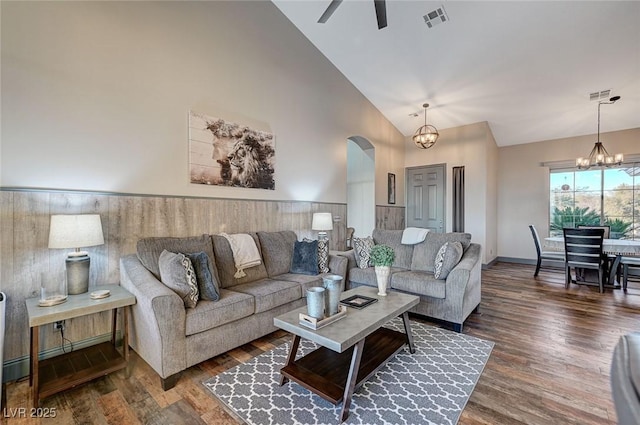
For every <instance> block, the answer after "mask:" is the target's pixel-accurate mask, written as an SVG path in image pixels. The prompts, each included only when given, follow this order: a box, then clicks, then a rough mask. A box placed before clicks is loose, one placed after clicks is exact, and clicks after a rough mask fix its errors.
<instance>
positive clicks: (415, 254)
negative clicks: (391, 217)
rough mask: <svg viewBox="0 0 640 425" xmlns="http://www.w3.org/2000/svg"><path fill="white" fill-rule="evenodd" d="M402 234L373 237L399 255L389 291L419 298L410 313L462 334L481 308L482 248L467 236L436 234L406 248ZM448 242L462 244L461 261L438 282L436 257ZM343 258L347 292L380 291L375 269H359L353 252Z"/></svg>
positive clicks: (384, 232) (388, 232)
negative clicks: (446, 324) (440, 322)
mask: <svg viewBox="0 0 640 425" xmlns="http://www.w3.org/2000/svg"><path fill="white" fill-rule="evenodd" d="M402 232H403V231H402V230H381V229H375V230H374V231H373V235H372V236H373V240H374V242H375V243H376V244H385V245H389V246H391V247H392V248H393V249H394V251H395V254H396V255H395V261H394V263H393V265H392V268H391V277H390V284H389V286H390V290H391V291H399V292H405V293H410V294H415V295H419V296H420V303H419V304H418V305H417V306H416V307H414V308H413V309H412V310H411V312H413V313H417V314H420V315H423V316H427V317H431V318H435V319H439V320H444V321H446V322H450V323H452V324H453V328H454V330H455V331H457V332H462V325H463V323H464V321H465V320H466V318H467V317H468V316H469V315H470V314H471V312H472V311H474V310H476V309H477V308H478V306H479V305H480V289H481V288H480V273H481V256H480V254H481V247H480V245H479V244H476V243H471V235H470V234H468V233H434V232H429V233H427V237H426V239H425V240H424V241H422V242H420V243H418V244H415V245H403V244H402V243H401V240H402ZM448 241H451V242H455V241H459V242H461V243H462V246H463V249H464V252H463V254H462V258H461V259H460V262H458V264H457V265H456V266H455V267H454V268H453V269H452V270H451V272H450V273H449V275H448V276H447V278H446V279H435V277H434V274H433V271H434V263H435V257H436V254H437V252H438V250H439V249H440V247H441V246H442V245H443V244H444V243H445V242H448ZM342 255H344V256H346V257H347V258H348V259H349V266H348V269H349V270H348V272H347V276H348V281H349V282H348V289H351V288H354V287H357V286H362V285H366V286H374V287H377V281H376V275H375V271H374V268H373V267H368V268H364V269H362V268H359V267H358V266H357V263H356V257H355V253H354V251H348V252H347V253H345V254H342Z"/></svg>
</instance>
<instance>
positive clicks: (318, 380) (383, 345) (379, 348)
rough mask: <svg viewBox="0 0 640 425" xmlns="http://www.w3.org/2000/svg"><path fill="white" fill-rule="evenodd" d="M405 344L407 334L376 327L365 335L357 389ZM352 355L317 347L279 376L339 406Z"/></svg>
mask: <svg viewBox="0 0 640 425" xmlns="http://www.w3.org/2000/svg"><path fill="white" fill-rule="evenodd" d="M406 343H407V335H406V334H404V333H402V332H398V331H394V330H391V329H387V328H379V329H378V330H376V331H375V332H373V333H372V334H370V335H369V336H367V338H366V339H365V342H364V349H363V351H362V360H361V361H360V367H359V369H358V375H357V378H356V388H358V387H360V386H361V385H362V384H363V383H364V382H365V381H366V380H367V379H368V378H369V377H370V376H371V375H373V374H374V373H375V372H376V371H377V370H378V369H380V367H381V366H383V365H384V364H385V363H386V362H387V361H388V360H389V359H390V358H391V357H393V356H394V355H396V354H397V353H398V352H399V351H400V350H401V349H402V347H403V346H404V344H406ZM352 354H353V347H351V348H349V349H348V350H345V351H344V352H342V353H337V352H335V351H333V350H330V349H328V348H325V347H320V348H318V349H317V350H314V351H312V352H311V353H309V354H307V355H306V356H304V357H301V358H300V359H298V360H296V361H295V362H294V363H292V364H290V365H288V366H285V367H283V368H282V369H280V373H281V374H282V376H284V377H286V378H288V379H290V380H292V381H293V382H296V383H298V384H299V385H301V386H303V387H304V388H307V389H308V390H310V391H312V392H313V393H315V394H317V395H319V396H320V397H322V398H324V399H325V400H327V401H329V402H331V403H333V404H338V403H340V402H341V401H342V399H343V397H344V390H345V386H346V382H347V376H348V374H349V368H350V366H351V357H352Z"/></svg>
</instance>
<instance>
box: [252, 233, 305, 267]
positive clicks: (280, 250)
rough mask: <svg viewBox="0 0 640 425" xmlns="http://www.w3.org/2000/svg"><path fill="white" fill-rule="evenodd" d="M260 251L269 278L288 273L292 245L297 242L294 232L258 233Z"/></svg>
mask: <svg viewBox="0 0 640 425" xmlns="http://www.w3.org/2000/svg"><path fill="white" fill-rule="evenodd" d="M258 240H260V250H261V251H262V258H263V259H264V266H265V268H266V269H267V274H268V275H269V277H273V276H277V275H280V274H282V273H288V272H289V267H291V257H292V255H293V244H294V242H295V241H296V240H297V236H296V234H295V233H294V232H292V231H290V230H287V231H282V232H258Z"/></svg>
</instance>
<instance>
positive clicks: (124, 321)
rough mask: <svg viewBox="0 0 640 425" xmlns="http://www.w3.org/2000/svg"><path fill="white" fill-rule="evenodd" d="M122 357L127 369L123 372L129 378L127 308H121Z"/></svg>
mask: <svg viewBox="0 0 640 425" xmlns="http://www.w3.org/2000/svg"><path fill="white" fill-rule="evenodd" d="M122 355H123V356H124V361H125V362H127V367H126V369H125V371H124V376H125V378H129V377H130V376H131V366H130V365H129V306H125V307H123V308H122Z"/></svg>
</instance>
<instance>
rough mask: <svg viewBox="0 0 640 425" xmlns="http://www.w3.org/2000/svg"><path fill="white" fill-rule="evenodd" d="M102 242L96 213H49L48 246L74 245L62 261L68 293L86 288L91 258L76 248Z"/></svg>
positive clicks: (68, 246) (82, 291) (79, 291)
mask: <svg viewBox="0 0 640 425" xmlns="http://www.w3.org/2000/svg"><path fill="white" fill-rule="evenodd" d="M102 244H104V236H103V235H102V222H101V221H100V215H99V214H79V215H52V216H51V227H50V229H49V248H74V249H75V251H74V252H70V253H69V255H68V256H67V259H66V260H65V263H66V266H67V291H68V293H69V294H70V295H73V294H82V293H84V292H87V291H88V290H89V265H90V262H91V260H90V259H89V255H88V253H87V252H86V251H80V248H84V247H88V246H96V245H102Z"/></svg>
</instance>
